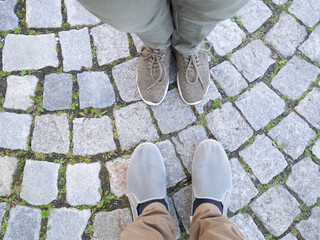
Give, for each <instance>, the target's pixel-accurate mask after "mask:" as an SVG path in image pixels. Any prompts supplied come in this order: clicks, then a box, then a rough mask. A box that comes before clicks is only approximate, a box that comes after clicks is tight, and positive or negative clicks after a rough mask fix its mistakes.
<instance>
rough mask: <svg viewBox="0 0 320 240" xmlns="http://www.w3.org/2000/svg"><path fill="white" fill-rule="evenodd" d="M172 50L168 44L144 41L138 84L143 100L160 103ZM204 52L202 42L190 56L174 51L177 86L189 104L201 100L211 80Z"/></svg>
mask: <svg viewBox="0 0 320 240" xmlns="http://www.w3.org/2000/svg"><path fill="white" fill-rule="evenodd" d="M171 50H172V48H171V46H169V47H167V48H166V49H163V50H156V49H152V48H150V47H148V46H146V45H144V46H143V47H142V49H141V51H140V59H139V66H138V71H137V86H138V90H139V94H140V96H141V98H142V100H143V101H144V102H145V103H147V104H149V105H159V104H160V103H161V102H162V101H163V100H164V98H165V96H166V94H167V91H168V87H169V68H170V59H171ZM207 52H208V51H206V50H205V49H204V45H202V47H201V49H200V50H199V52H198V53H196V54H193V55H190V56H187V55H183V54H181V53H179V52H178V51H176V59H177V67H178V77H177V82H178V89H179V93H180V96H181V98H182V100H183V101H184V102H185V103H187V104H189V105H195V104H198V103H200V102H201V101H202V99H203V98H204V97H205V95H206V94H207V91H208V88H209V81H210V75H209V64H208V57H207Z"/></svg>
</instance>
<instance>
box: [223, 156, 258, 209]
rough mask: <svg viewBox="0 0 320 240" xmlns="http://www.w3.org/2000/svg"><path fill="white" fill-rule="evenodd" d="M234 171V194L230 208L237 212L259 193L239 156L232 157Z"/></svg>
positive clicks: (231, 164) (231, 163)
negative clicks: (241, 163)
mask: <svg viewBox="0 0 320 240" xmlns="http://www.w3.org/2000/svg"><path fill="white" fill-rule="evenodd" d="M230 166H231V172H232V195H231V201H230V206H229V210H230V211H231V212H236V211H237V210H239V209H241V208H243V207H244V206H245V205H247V204H248V203H249V202H250V201H251V199H252V198H254V197H255V196H256V195H257V194H258V190H257V189H256V188H255V187H254V185H253V183H252V181H251V180H250V178H249V176H248V175H247V174H246V172H245V170H244V169H243V167H242V166H241V165H240V162H239V160H238V159H237V158H232V159H230Z"/></svg>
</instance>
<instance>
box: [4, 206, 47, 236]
mask: <svg viewBox="0 0 320 240" xmlns="http://www.w3.org/2000/svg"><path fill="white" fill-rule="evenodd" d="M40 227H41V210H40V209H34V208H30V207H24V206H20V205H17V206H16V207H15V208H11V210H10V217H9V221H8V227H7V229H6V233H5V235H4V238H3V239H4V240H11V239H28V240H37V239H39V231H40Z"/></svg>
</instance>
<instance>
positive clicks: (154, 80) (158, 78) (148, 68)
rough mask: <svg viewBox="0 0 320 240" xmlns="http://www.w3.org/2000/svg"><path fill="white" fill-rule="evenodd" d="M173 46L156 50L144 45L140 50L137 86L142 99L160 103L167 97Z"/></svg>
mask: <svg viewBox="0 0 320 240" xmlns="http://www.w3.org/2000/svg"><path fill="white" fill-rule="evenodd" d="M170 59H171V46H169V47H168V48H166V49H163V50H156V49H152V48H149V47H148V46H146V45H144V46H143V47H142V49H141V52H140V58H139V66H138V73H137V86H138V90H139V94H140V96H141V98H142V100H143V101H144V102H145V103H147V104H149V105H158V104H160V103H161V102H162V101H163V99H164V98H165V96H166V94H167V91H168V87H169V67H170Z"/></svg>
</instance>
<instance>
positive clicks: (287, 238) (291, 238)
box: [281, 233, 297, 240]
mask: <svg viewBox="0 0 320 240" xmlns="http://www.w3.org/2000/svg"><path fill="white" fill-rule="evenodd" d="M281 240H297V238H296V237H295V236H293V235H292V234H291V233H288V234H287V235H285V236H284V237H283V238H281Z"/></svg>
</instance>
